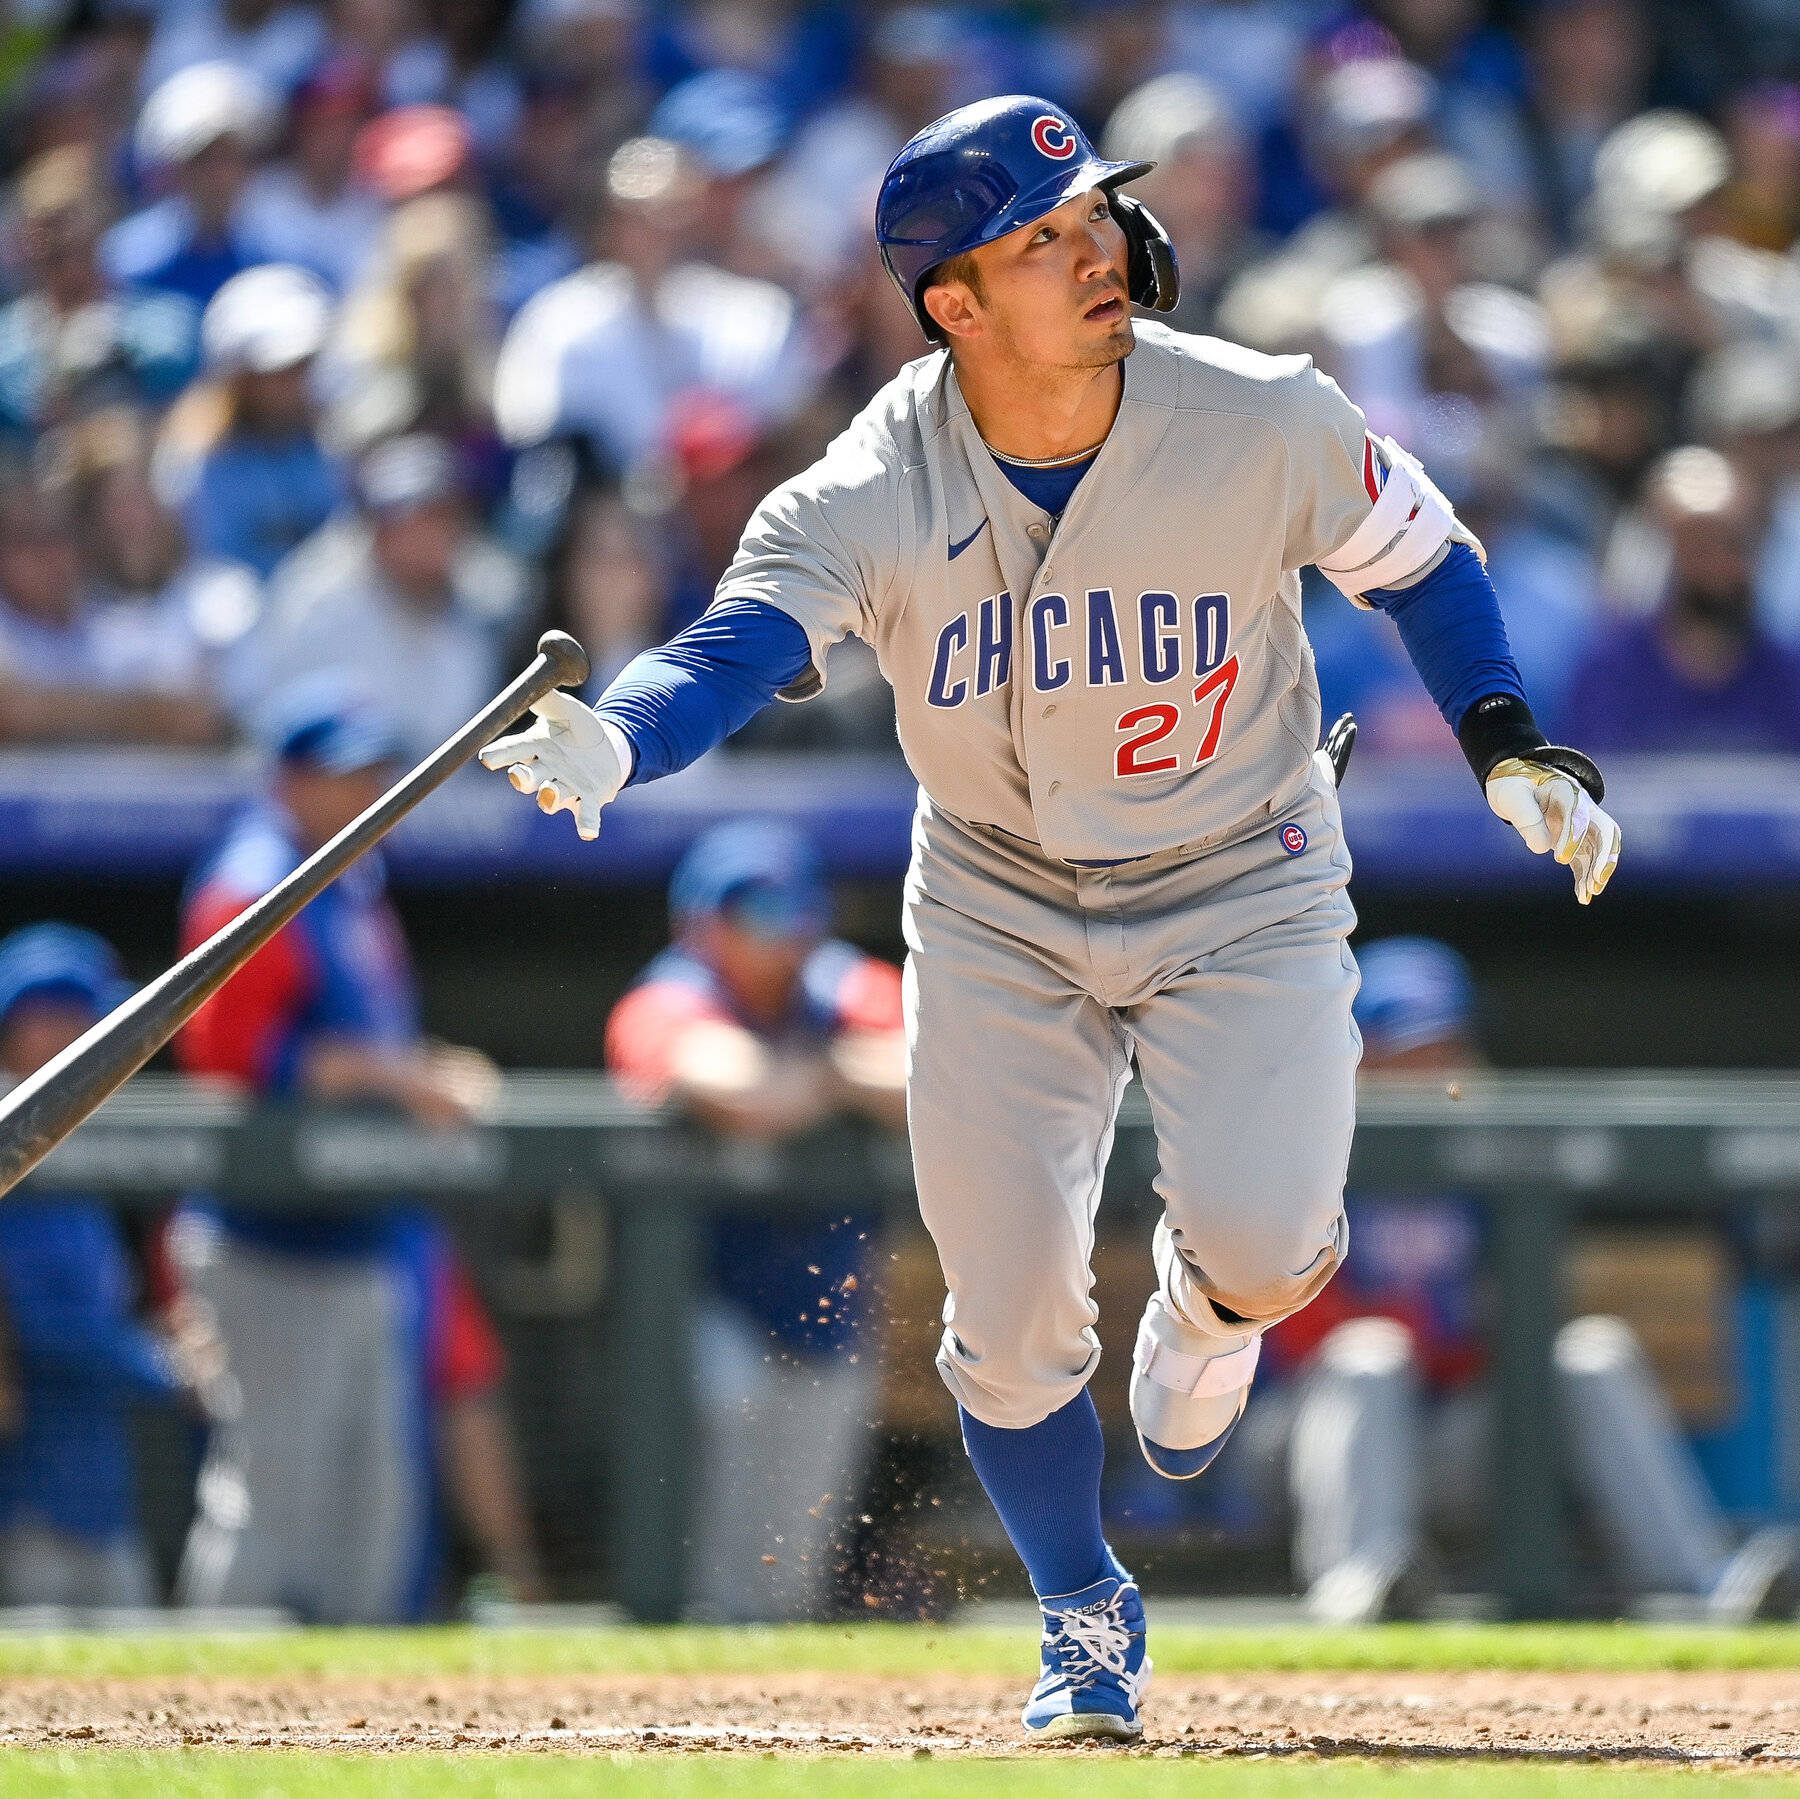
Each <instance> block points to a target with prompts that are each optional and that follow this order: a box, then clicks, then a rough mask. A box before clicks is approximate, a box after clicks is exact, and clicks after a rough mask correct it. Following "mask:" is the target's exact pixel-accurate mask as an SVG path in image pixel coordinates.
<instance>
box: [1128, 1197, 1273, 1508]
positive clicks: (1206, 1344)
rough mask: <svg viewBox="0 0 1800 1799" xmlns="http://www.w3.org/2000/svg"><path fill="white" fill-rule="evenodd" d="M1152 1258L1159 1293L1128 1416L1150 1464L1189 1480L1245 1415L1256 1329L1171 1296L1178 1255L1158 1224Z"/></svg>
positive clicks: (1135, 1368) (1138, 1357)
mask: <svg viewBox="0 0 1800 1799" xmlns="http://www.w3.org/2000/svg"><path fill="white" fill-rule="evenodd" d="M1152 1254H1153V1256H1154V1257H1155V1261H1156V1273H1157V1287H1156V1291H1155V1292H1154V1293H1152V1294H1151V1295H1150V1303H1149V1304H1148V1305H1147V1306H1145V1308H1144V1317H1143V1321H1142V1322H1141V1323H1140V1324H1139V1326H1138V1336H1137V1348H1136V1350H1135V1352H1134V1354H1133V1357H1132V1369H1131V1418H1132V1422H1133V1423H1134V1424H1135V1425H1136V1426H1137V1436H1138V1445H1139V1447H1140V1448H1141V1449H1142V1450H1143V1452H1144V1459H1145V1460H1146V1461H1147V1462H1148V1463H1149V1464H1150V1466H1151V1467H1152V1468H1154V1469H1155V1470H1156V1472H1157V1473H1158V1474H1161V1475H1164V1476H1166V1477H1167V1478H1168V1479H1170V1480H1192V1479H1193V1478H1194V1476H1195V1475H1197V1474H1201V1473H1203V1472H1204V1471H1205V1470H1206V1469H1207V1468H1208V1467H1209V1466H1211V1464H1212V1461H1213V1458H1214V1457H1215V1456H1216V1455H1217V1454H1218V1453H1219V1451H1220V1450H1221V1449H1223V1448H1224V1446H1225V1439H1226V1438H1227V1437H1228V1436H1230V1434H1231V1431H1232V1427H1233V1426H1234V1425H1235V1424H1236V1423H1237V1421H1238V1419H1239V1418H1241V1417H1242V1416H1243V1415H1244V1406H1245V1404H1246V1403H1247V1402H1248V1400H1249V1398H1250V1382H1251V1380H1252V1379H1253V1378H1254V1376H1255V1374H1256V1362H1257V1357H1258V1356H1259V1355H1260V1354H1261V1351H1262V1335H1261V1329H1260V1327H1259V1326H1255V1325H1252V1326H1248V1327H1246V1326H1243V1325H1231V1324H1227V1323H1226V1322H1225V1320H1224V1319H1222V1318H1220V1317H1219V1315H1218V1313H1217V1312H1215V1311H1214V1310H1213V1308H1212V1306H1211V1305H1210V1304H1209V1303H1208V1302H1207V1301H1206V1300H1205V1299H1203V1298H1200V1297H1199V1296H1198V1295H1196V1296H1195V1297H1193V1298H1191V1299H1189V1300H1188V1301H1187V1303H1186V1304H1185V1305H1184V1304H1182V1303H1181V1302H1180V1301H1178V1300H1177V1299H1176V1298H1175V1297H1174V1295H1175V1293H1176V1292H1177V1291H1179V1290H1180V1289H1179V1287H1178V1286H1177V1285H1176V1278H1175V1277H1176V1276H1177V1274H1178V1273H1179V1267H1178V1264H1179V1262H1180V1254H1179V1252H1178V1251H1177V1250H1176V1248H1175V1242H1174V1238H1173V1237H1172V1236H1171V1235H1170V1233H1169V1227H1168V1225H1167V1224H1166V1223H1163V1222H1159V1223H1158V1224H1157V1227H1156V1236H1155V1240H1154V1243H1153V1247H1152ZM1201 1307H1204V1308H1205V1312H1204V1315H1203V1316H1202V1317H1198V1318H1197V1317H1196V1316H1195V1315H1194V1314H1195V1313H1196V1312H1197V1311H1199V1310H1200V1308H1201Z"/></svg>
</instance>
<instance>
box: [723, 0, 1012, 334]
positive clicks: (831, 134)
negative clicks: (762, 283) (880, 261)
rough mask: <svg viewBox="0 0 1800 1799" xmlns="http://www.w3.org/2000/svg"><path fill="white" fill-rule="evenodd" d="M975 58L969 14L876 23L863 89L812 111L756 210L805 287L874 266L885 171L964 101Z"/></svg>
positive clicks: (767, 236)
mask: <svg viewBox="0 0 1800 1799" xmlns="http://www.w3.org/2000/svg"><path fill="white" fill-rule="evenodd" d="M972 60H977V61H978V60H979V59H978V57H977V52H976V48H975V42H974V33H973V32H972V30H971V21H970V20H969V18H968V17H967V16H966V15H964V14H961V13H959V12H956V11H953V10H951V9H950V8H949V7H945V6H929V5H926V6H921V5H907V6H899V7H896V8H895V9H894V10H893V11H892V12H890V13H888V14H887V15H886V16H885V17H883V18H882V19H880V20H879V22H877V23H875V24H874V25H873V27H872V29H871V31H870V33H869V37H868V41H867V43H866V45H865V46H864V50H863V62H862V69H861V79H860V80H859V81H858V82H857V83H856V85H855V86H854V87H853V88H851V89H850V90H849V91H847V92H845V93H843V94H841V95H838V96H837V97H836V98H834V99H833V100H832V101H831V103H830V104H829V105H827V106H825V107H823V108H821V109H818V110H816V111H814V110H813V109H811V108H808V109H805V110H804V111H803V112H802V115H801V118H802V122H801V124H800V126H799V128H798V129H797V130H796V132H795V134H794V138H793V141H792V143H791V144H790V146H789V148H788V150H787V151H786V153H785V154H784V155H783V156H782V158H781V160H780V162H779V163H778V164H777V166H776V168H775V169H774V171H773V172H772V174H771V176H770V178H769V180H768V181H767V182H766V183H765V184H764V187H763V190H762V192H761V193H760V194H759V195H758V196H757V197H756V198H755V200H754V201H753V202H752V208H751V209H752V213H753V217H754V230H755V231H756V233H757V234H758V235H760V236H761V237H762V238H763V239H764V240H765V241H766V242H767V244H768V245H769V247H770V248H771V249H772V250H773V251H774V252H775V253H776V254H777V255H778V256H779V257H780V258H781V259H782V261H783V262H784V263H785V264H786V265H787V267H788V268H789V269H790V270H792V271H793V279H794V281H795V283H796V284H798V285H800V286H801V287H802V289H803V291H804V290H806V289H810V288H812V287H816V286H817V285H818V284H819V283H820V282H821V281H829V280H836V279H841V278H843V277H844V276H845V275H846V274H847V273H848V272H849V271H851V270H854V269H857V268H860V267H861V266H862V264H863V263H864V262H865V261H867V262H869V263H874V261H875V258H874V257H872V256H870V255H869V246H868V214H869V210H870V208H871V207H872V206H873V205H874V202H875V190H876V189H877V187H879V186H880V183H881V177H882V175H883V173H884V172H885V171H886V169H887V166H888V164H889V163H890V162H892V161H893V159H894V157H895V155H896V154H897V153H898V152H899V149H900V146H901V145H902V144H904V143H905V142H906V141H907V139H908V138H910V137H911V136H912V135H913V133H914V132H916V131H920V130H922V129H923V128H924V127H925V126H926V125H929V124H930V123H931V121H932V120H933V119H935V118H937V117H939V116H940V115H941V114H943V113H946V112H948V111H949V110H950V108H951V107H952V106H954V105H955V104H956V100H957V98H958V97H961V94H962V84H963V83H964V82H965V81H966V80H967V79H968V75H969V67H970V63H971V61H972ZM993 91H995V92H999V91H1002V90H999V89H995V90H993ZM902 310H904V309H902ZM914 343H915V345H916V343H917V338H916V336H915V338H914ZM915 353H916V352H915Z"/></svg>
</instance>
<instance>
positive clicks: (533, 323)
mask: <svg viewBox="0 0 1800 1799" xmlns="http://www.w3.org/2000/svg"><path fill="white" fill-rule="evenodd" d="M704 193H705V184H704V180H703V178H702V176H701V174H700V173H699V171H698V170H697V168H696V167H695V165H694V163H693V161H692V159H691V158H690V157H689V156H687V155H686V153H685V152H683V151H682V150H680V149H679V148H678V147H677V146H676V145H674V144H671V143H669V142H667V141H666V140H664V139H662V138H648V137H640V138H632V139H630V140H629V141H627V142H626V143H625V144H623V145H621V146H620V148H619V149H618V150H617V151H616V152H615V153H614V154H613V156H612V158H611V160H610V161H609V162H608V164H607V168H606V182H605V214H604V222H603V225H602V228H601V234H600V239H599V246H600V248H601V250H602V252H603V255H604V257H605V260H602V261H598V262H593V263H590V264H589V265H588V266H587V267H586V268H584V269H582V270H581V271H580V272H579V273H577V274H574V275H570V276H568V277H566V278H565V279H564V280H561V281H558V282H555V283H554V284H553V285H551V286H550V287H548V288H546V289H545V290H544V291H543V292H542V293H541V294H539V295H538V296H537V297H536V298H535V299H534V300H532V301H531V303H530V304H529V305H528V306H526V307H525V309H524V310H523V311H522V312H521V313H520V314H519V316H518V317H517V318H516V319H515V320H514V321H513V325H512V328H511V330H510V331H508V333H507V335H506V340H505V342H504V344H503V345H502V347H501V351H500V362H499V366H498V368H497V370H496V372H495V380H494V410H495V414H496V416H497V417H498V419H499V422H500V428H501V431H502V433H503V434H504V435H505V437H506V438H507V440H508V441H509V442H510V443H513V444H515V445H519V446H525V445H530V444H534V443H540V442H542V441H544V440H545V439H547V438H551V437H568V438H575V439H577V440H580V441H583V442H585V443H586V444H587V445H588V446H589V448H590V450H591V452H592V454H593V456H594V459H595V461H596V462H597V463H598V464H599V466H601V467H609V468H617V469H622V470H624V471H626V473H627V476H628V477H630V476H631V475H632V474H633V473H634V472H635V473H641V474H650V473H652V472H653V471H655V470H656V469H657V468H658V467H659V465H660V463H661V462H662V460H663V459H664V458H665V457H666V455H667V453H668V441H667V430H668V423H669V408H670V406H671V404H672V402H673V401H674V400H675V398H676V396H677V395H679V394H681V393H684V392H686V391H687V390H689V389H691V388H696V387H698V388H708V389H715V390H717V391H719V392H721V393H723V394H726V395H728V396H729V397H730V399H731V400H732V401H733V402H734V403H735V404H737V405H739V406H741V407H743V408H745V409H746V410H747V411H748V412H749V414H750V415H751V416H752V418H753V419H754V420H755V421H756V422H757V424H758V425H759V427H760V426H767V425H769V424H773V423H775V422H777V421H779V420H781V419H782V418H784V417H787V416H790V415H791V414H792V413H793V412H794V411H796V410H797V409H798V408H799V406H801V405H802V404H803V403H804V402H805V400H806V398H807V397H808V395H809V393H810V392H811V390H812V388H813V386H814V384H815V381H816V371H815V368H814V361H813V356H812V353H811V350H810V347H809V346H808V344H807V342H806V338H805V333H804V331H803V330H802V326H801V319H800V315H799V311H798V309H797V307H796V306H795V304H794V302H793V300H792V299H791V298H790V297H789V296H788V295H787V294H786V293H785V292H784V291H783V290H782V289H781V288H779V287H777V286H775V285H774V284H773V283H770V282H765V281H758V280H752V279H750V278H749V277H747V276H742V275H733V274H728V273H727V272H726V271H725V270H723V269H719V268H715V267H713V266H712V265H710V264H708V263H705V262H702V261H699V260H696V259H695V258H694V256H693V248H692V247H693V243H694V240H695V234H696V232H697V231H698V230H699V228H700V224H701V210H700V209H701V204H702V201H703V198H704Z"/></svg>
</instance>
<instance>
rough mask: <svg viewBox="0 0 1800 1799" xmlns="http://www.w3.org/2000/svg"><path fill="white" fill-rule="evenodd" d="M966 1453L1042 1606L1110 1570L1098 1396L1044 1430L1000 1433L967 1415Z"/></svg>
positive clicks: (1079, 1399) (1078, 1401)
mask: <svg viewBox="0 0 1800 1799" xmlns="http://www.w3.org/2000/svg"><path fill="white" fill-rule="evenodd" d="M962 1428H963V1446H964V1448H966V1449H967V1450H968V1452H969V1460H970V1461H971V1462H972V1463H974V1465H975V1472H976V1474H977V1475H978V1476H979V1477H980V1480H981V1484H982V1486H983V1488H984V1489H985V1490H986V1492H987V1496H988V1498H989V1499H991V1500H992V1501H993V1502H994V1510H995V1511H997V1512H998V1513H999V1514H1000V1522H1001V1523H1002V1524H1004V1525H1005V1526H1006V1534H1007V1535H1008V1536H1009V1537H1010V1538H1011V1539H1012V1546H1013V1548H1015V1549H1016V1550H1018V1552H1019V1559H1020V1560H1021V1561H1022V1562H1023V1563H1024V1564H1025V1572H1026V1573H1027V1574H1029V1575H1030V1576H1031V1584H1032V1586H1033V1588H1034V1589H1035V1590H1036V1591H1037V1592H1038V1593H1039V1594H1040V1595H1042V1596H1043V1597H1044V1598H1046V1599H1049V1598H1054V1597H1055V1596H1056V1595H1057V1594H1059V1593H1078V1592H1080V1591H1081V1589H1082V1588H1083V1587H1086V1586H1092V1585H1093V1583H1094V1582H1095V1581H1097V1580H1098V1579H1099V1578H1100V1577H1101V1576H1102V1575H1103V1574H1105V1573H1106V1572H1107V1570H1108V1565H1109V1560H1110V1557H1109V1552H1108V1550H1107V1547H1106V1538H1105V1535H1104V1534H1103V1533H1102V1531H1101V1528H1100V1469H1101V1465H1102V1464H1103V1463H1104V1461H1105V1460H1106V1441H1105V1439H1104V1438H1103V1437H1102V1436H1101V1434H1100V1415H1099V1413H1097V1412H1096V1411H1095V1410H1094V1401H1093V1396H1092V1395H1091V1394H1090V1393H1089V1392H1088V1391H1087V1389H1086V1388H1085V1387H1084V1388H1083V1389H1082V1390H1081V1392H1079V1393H1078V1394H1076V1396H1075V1397H1074V1398H1073V1399H1071V1400H1070V1401H1069V1403H1068V1404H1067V1405H1066V1406H1063V1407H1062V1408H1061V1409H1060V1410H1059V1411H1054V1412H1052V1413H1051V1414H1050V1416H1049V1417H1048V1418H1046V1419H1044V1420H1043V1422H1042V1423H1039V1424H1033V1425H1031V1426H1029V1427H1028V1428H1027V1429H1025V1430H999V1429H996V1428H995V1427H994V1426H993V1425H991V1424H983V1423H982V1422H981V1420H980V1419H979V1418H975V1417H972V1416H971V1415H970V1414H969V1413H968V1412H966V1411H965V1412H964V1413H963V1414H962Z"/></svg>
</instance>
